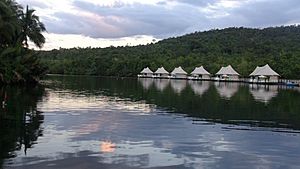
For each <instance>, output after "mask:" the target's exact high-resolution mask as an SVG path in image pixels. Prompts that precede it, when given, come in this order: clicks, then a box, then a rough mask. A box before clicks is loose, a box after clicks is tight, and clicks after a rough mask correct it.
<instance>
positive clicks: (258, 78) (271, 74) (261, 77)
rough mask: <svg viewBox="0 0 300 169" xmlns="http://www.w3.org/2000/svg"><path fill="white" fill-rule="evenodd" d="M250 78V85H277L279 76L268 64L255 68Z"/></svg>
mask: <svg viewBox="0 0 300 169" xmlns="http://www.w3.org/2000/svg"><path fill="white" fill-rule="evenodd" d="M249 76H250V77H251V79H250V81H249V82H250V83H256V82H258V83H265V82H269V83H278V82H279V77H280V75H279V74H278V73H277V72H275V71H274V70H273V69H272V68H271V67H270V66H269V65H268V64H266V65H265V66H262V67H259V66H257V67H256V68H255V70H254V71H253V72H252V73H251V74H250V75H249Z"/></svg>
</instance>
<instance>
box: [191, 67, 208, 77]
mask: <svg viewBox="0 0 300 169" xmlns="http://www.w3.org/2000/svg"><path fill="white" fill-rule="evenodd" d="M191 75H192V76H191V77H189V79H191V80H210V78H211V74H210V73H209V72H208V71H207V70H205V69H204V67H203V66H200V67H196V68H195V69H194V70H193V71H192V72H191Z"/></svg>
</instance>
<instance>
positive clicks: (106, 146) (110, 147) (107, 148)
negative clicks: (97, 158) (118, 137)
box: [100, 141, 116, 153]
mask: <svg viewBox="0 0 300 169" xmlns="http://www.w3.org/2000/svg"><path fill="white" fill-rule="evenodd" d="M115 150H116V144H114V143H112V142H111V141H102V142H101V143H100V151H101V152H102V153H113V152H114V151H115Z"/></svg>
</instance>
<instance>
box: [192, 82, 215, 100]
mask: <svg viewBox="0 0 300 169" xmlns="http://www.w3.org/2000/svg"><path fill="white" fill-rule="evenodd" d="M189 85H190V86H191V88H192V90H193V91H194V93H195V94H196V95H199V96H202V95H203V94H204V93H205V92H206V91H207V90H208V89H209V87H210V82H208V81H189Z"/></svg>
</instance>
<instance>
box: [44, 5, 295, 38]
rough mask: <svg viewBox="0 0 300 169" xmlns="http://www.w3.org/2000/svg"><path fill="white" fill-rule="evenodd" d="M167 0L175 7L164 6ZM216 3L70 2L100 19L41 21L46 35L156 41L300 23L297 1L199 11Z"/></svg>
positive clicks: (61, 15)
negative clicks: (149, 37) (202, 32)
mask: <svg viewBox="0 0 300 169" xmlns="http://www.w3.org/2000/svg"><path fill="white" fill-rule="evenodd" d="M168 1H169V2H170V1H176V2H178V4H177V5H176V6H172V7H168V6H167V5H168ZM217 2H218V1H217V0H210V1H209V0H204V1H194V0H164V1H161V2H159V3H158V4H156V5H149V4H142V3H134V4H125V3H121V2H119V3H115V4H114V5H112V6H101V5H94V4H92V3H88V2H84V1H74V2H73V6H74V7H75V9H77V10H78V11H85V12H90V13H92V14H94V15H95V16H98V17H101V20H99V19H98V20H97V19H96V17H95V18H89V17H86V16H84V15H81V14H80V13H74V14H70V13H64V12H59V13H55V14H54V17H56V18H59V20H51V19H49V18H48V19H46V20H45V19H44V22H45V23H46V26H47V29H48V32H52V33H61V34H66V33H68V34H71V33H72V34H82V35H85V36H90V37H93V38H120V37H126V36H134V35H153V36H155V37H156V38H166V37H170V36H177V35H182V34H185V33H189V32H194V31H199V30H207V29H212V28H224V27H232V26H246V27H267V26H277V25H283V24H287V23H291V22H298V23H299V22H300V12H299V11H300V3H299V1H298V0H286V1H281V0H274V1H267V0H261V1H255V0H253V1H239V2H242V4H241V6H239V7H236V8H224V9H219V8H220V7H219V8H212V10H215V12H216V13H218V12H222V13H227V15H226V16H222V17H216V18H211V17H209V16H207V15H208V14H207V13H204V12H203V11H201V10H200V9H205V8H206V7H208V4H210V6H213V5H216V3H217Z"/></svg>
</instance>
